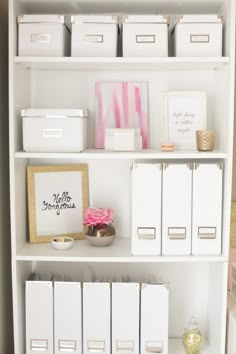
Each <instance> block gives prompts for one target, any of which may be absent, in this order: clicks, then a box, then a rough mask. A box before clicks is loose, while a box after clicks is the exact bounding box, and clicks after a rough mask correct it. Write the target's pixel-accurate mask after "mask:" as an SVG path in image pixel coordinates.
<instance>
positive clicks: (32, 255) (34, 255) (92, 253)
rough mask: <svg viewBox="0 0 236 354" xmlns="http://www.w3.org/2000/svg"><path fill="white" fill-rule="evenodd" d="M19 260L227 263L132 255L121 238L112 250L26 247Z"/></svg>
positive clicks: (84, 245)
mask: <svg viewBox="0 0 236 354" xmlns="http://www.w3.org/2000/svg"><path fill="white" fill-rule="evenodd" d="M16 260H18V261H50V262H58V261H60V262H110V263H119V262H126V263H138V262H143V263H159V262H225V261H227V257H224V256H132V255H131V248H130V239H129V238H125V237H117V238H116V239H115V241H114V242H113V244H112V245H111V246H109V247H93V246H91V245H89V244H88V241H87V240H80V241H75V242H74V245H73V247H72V248H71V249H70V250H67V251H58V250H55V249H54V248H53V247H52V246H51V244H50V243H43V244H29V243H27V244H25V246H24V247H23V248H22V249H21V250H20V252H18V254H17V256H16Z"/></svg>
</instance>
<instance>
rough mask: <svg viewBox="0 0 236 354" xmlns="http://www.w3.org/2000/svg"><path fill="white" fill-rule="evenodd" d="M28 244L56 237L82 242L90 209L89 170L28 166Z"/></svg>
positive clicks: (80, 165)
mask: <svg viewBox="0 0 236 354" xmlns="http://www.w3.org/2000/svg"><path fill="white" fill-rule="evenodd" d="M27 184H28V217H29V241H30V243H44V242H50V240H51V238H53V237H55V236H65V235H66V236H70V237H73V238H74V239H78V240H80V239H84V225H83V213H84V209H85V208H87V207H88V205H89V191H88V166H87V165H86V164H79V165H54V166H28V167H27Z"/></svg>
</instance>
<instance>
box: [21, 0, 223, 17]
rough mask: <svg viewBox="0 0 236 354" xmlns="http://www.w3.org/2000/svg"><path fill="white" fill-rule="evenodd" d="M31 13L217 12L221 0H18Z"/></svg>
mask: <svg viewBox="0 0 236 354" xmlns="http://www.w3.org/2000/svg"><path fill="white" fill-rule="evenodd" d="M19 2H20V3H22V4H23V5H25V6H26V8H27V9H28V11H30V12H31V13H40V12H44V13H45V12H52V13H53V12H54V13H58V12H61V13H74V12H80V13H81V12H85V13H86V12H87V13H91V12H92V13H94V12H98V13H101V12H102V13H104V12H110V13H111V12H118V13H119V12H122V13H125V12H127V13H133V12H134V11H135V13H155V12H156V11H157V13H159V14H161V13H163V14H166V13H168V14H179V13H185V12H186V13H199V14H202V13H217V12H218V10H219V7H220V6H221V5H222V0H178V1H177V2H174V1H166V0H145V1H143V0H129V1H127V0H119V1H117V0H103V1H101V0H40V1H37V0H19ZM55 11H56V12H55Z"/></svg>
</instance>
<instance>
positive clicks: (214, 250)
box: [192, 162, 223, 255]
mask: <svg viewBox="0 0 236 354" xmlns="http://www.w3.org/2000/svg"><path fill="white" fill-rule="evenodd" d="M222 182H223V164H222V163H220V162H219V163H205V164H204V163H200V164H198V163H195V164H194V165H193V202H192V254H194V255H219V254H221V242H222V188H223V186H222V184H223V183H222Z"/></svg>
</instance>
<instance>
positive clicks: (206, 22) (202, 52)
mask: <svg viewBox="0 0 236 354" xmlns="http://www.w3.org/2000/svg"><path fill="white" fill-rule="evenodd" d="M222 32H223V20H222V17H221V16H218V15H183V16H178V17H177V19H176V24H175V27H174V30H173V31H172V34H173V36H174V43H175V55H176V56H178V57H199V56H202V57H220V56H222Z"/></svg>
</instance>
